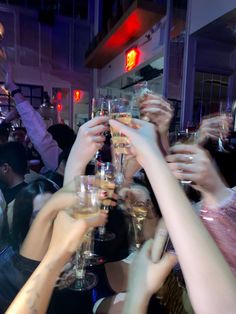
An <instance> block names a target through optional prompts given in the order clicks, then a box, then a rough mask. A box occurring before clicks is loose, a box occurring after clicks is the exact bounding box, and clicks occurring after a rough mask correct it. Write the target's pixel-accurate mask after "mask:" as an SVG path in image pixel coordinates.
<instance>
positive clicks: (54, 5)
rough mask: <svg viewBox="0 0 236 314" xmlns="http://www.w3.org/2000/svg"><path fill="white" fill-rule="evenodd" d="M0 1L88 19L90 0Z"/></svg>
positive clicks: (0, 1) (0, 0)
mask: <svg viewBox="0 0 236 314" xmlns="http://www.w3.org/2000/svg"><path fill="white" fill-rule="evenodd" d="M0 3H3V4H6V5H14V6H20V7H22V8H27V9H32V10H38V11H49V12H51V13H54V14H55V15H63V16H69V17H77V16H79V17H80V18H81V19H87V16H88V0H43V1H42V0H0Z"/></svg>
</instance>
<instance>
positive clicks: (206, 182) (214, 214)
mask: <svg viewBox="0 0 236 314" xmlns="http://www.w3.org/2000/svg"><path fill="white" fill-rule="evenodd" d="M171 153H172V154H171V155H169V156H167V157H166V159H167V161H168V162H169V167H170V169H171V170H172V173H173V174H174V175H175V177H176V178H177V179H179V180H187V181H191V182H192V183H191V185H192V187H193V188H194V189H196V190H198V191H200V192H201V196H202V201H201V203H200V204H199V206H198V207H199V208H200V212H199V215H200V218H201V219H202V222H203V223H204V225H205V226H206V228H207V230H208V231H209V233H210V234H211V235H212V237H213V239H214V240H215V242H216V243H217V245H218V247H219V248H220V250H221V252H222V254H223V255H224V257H225V259H226V261H227V262H228V263H229V265H230V267H231V269H232V271H233V273H234V274H235V276H236V250H235V243H236V192H235V191H234V190H232V189H230V188H228V187H227V186H226V185H225V183H224V179H223V178H222V175H220V173H218V172H217V170H216V168H215V166H216V165H214V162H213V160H212V158H211V156H210V154H209V153H208V152H207V151H206V150H204V149H202V148H201V147H199V146H197V145H176V146H173V147H172V149H171ZM189 156H191V162H189V158H188V157H189Z"/></svg>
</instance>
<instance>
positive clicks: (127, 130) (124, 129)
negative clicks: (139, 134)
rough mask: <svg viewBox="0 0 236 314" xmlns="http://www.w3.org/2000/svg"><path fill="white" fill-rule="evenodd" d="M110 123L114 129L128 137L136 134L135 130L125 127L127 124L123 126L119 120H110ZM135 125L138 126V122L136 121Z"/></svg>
mask: <svg viewBox="0 0 236 314" xmlns="http://www.w3.org/2000/svg"><path fill="white" fill-rule="evenodd" d="M133 120H136V119H133ZM138 121H140V120H138ZM109 123H110V125H111V127H112V128H114V129H116V130H117V131H120V132H122V133H123V134H125V135H126V136H127V137H130V136H132V134H133V133H134V129H132V128H130V127H128V126H127V125H125V124H123V123H121V122H119V121H117V120H109ZM134 123H135V124H136V125H137V122H135V121H134Z"/></svg>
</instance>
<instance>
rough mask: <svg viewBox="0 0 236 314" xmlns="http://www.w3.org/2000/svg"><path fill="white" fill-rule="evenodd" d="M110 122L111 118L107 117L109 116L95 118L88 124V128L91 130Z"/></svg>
mask: <svg viewBox="0 0 236 314" xmlns="http://www.w3.org/2000/svg"><path fill="white" fill-rule="evenodd" d="M108 120H109V117H107V116H102V117H96V118H94V119H92V120H89V121H88V122H87V126H88V127H89V128H91V127H94V126H96V125H98V124H102V123H105V122H108Z"/></svg>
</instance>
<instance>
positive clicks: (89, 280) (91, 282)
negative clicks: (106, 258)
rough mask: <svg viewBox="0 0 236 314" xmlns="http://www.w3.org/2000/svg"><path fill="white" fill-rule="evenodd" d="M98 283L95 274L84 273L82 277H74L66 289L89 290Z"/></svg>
mask: <svg viewBox="0 0 236 314" xmlns="http://www.w3.org/2000/svg"><path fill="white" fill-rule="evenodd" d="M97 283H98V279H97V276H96V275H94V274H93V273H87V272H86V273H85V275H84V277H83V278H76V280H75V281H74V283H73V284H72V285H71V286H70V287H68V289H71V290H74V291H85V290H91V289H92V288H94V287H95V286H96V285H97Z"/></svg>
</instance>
